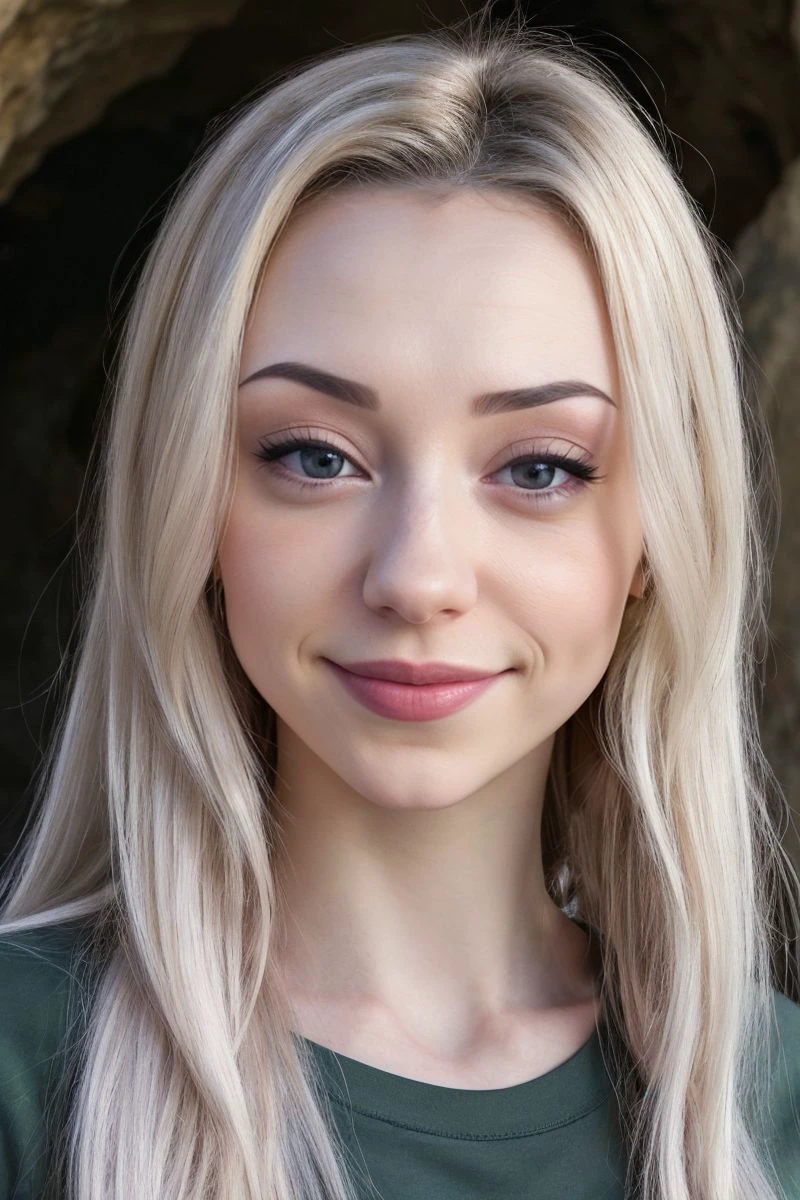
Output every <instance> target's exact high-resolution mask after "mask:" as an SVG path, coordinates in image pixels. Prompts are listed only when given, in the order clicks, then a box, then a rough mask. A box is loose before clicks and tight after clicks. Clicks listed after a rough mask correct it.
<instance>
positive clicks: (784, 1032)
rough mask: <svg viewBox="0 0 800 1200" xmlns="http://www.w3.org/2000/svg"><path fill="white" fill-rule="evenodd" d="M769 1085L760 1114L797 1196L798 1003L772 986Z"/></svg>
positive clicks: (799, 1182) (799, 1160) (799, 1180)
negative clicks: (764, 1120)
mask: <svg viewBox="0 0 800 1200" xmlns="http://www.w3.org/2000/svg"><path fill="white" fill-rule="evenodd" d="M772 999H773V1019H772V1027H771V1031H770V1033H771V1042H770V1060H769V1087H768V1095H767V1096H766V1097H765V1104H764V1106H763V1112H762V1117H763V1118H765V1119H766V1123H767V1130H768V1140H769V1143H770V1148H771V1151H772V1154H773V1156H774V1161H775V1166H776V1169H777V1171H778V1174H779V1176H780V1179H781V1182H782V1183H783V1185H784V1187H785V1188H786V1189H787V1192H788V1195H789V1196H800V1004H797V1003H795V1001H794V1000H790V999H789V997H788V996H785V995H784V994H783V993H782V992H779V991H777V990H776V989H773V992H772Z"/></svg>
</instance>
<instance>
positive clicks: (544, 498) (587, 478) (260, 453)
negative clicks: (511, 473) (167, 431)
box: [255, 430, 605, 505]
mask: <svg viewBox="0 0 800 1200" xmlns="http://www.w3.org/2000/svg"><path fill="white" fill-rule="evenodd" d="M294 453H298V456H299V458H300V459H301V461H302V459H303V455H304V454H309V455H311V461H312V462H313V460H314V458H315V457H316V458H319V457H322V458H323V459H324V458H327V459H328V460H329V459H330V457H331V456H333V458H334V459H341V460H343V461H345V462H349V463H351V465H353V466H355V464H354V463H353V462H352V459H351V458H350V456H349V455H348V454H346V453H345V452H344V450H342V449H340V448H339V447H338V446H336V445H335V444H334V443H333V442H329V441H327V440H326V439H324V438H320V437H316V436H314V435H313V434H312V432H311V430H303V431H300V430H298V431H295V432H292V433H289V434H287V435H285V436H282V437H280V438H279V439H275V440H270V439H268V438H264V439H262V440H260V441H259V449H258V450H257V451H255V457H256V458H257V459H259V460H261V461H260V465H263V466H266V467H268V468H269V469H270V471H271V472H273V473H274V474H275V475H277V476H278V477H280V479H281V480H282V481H283V482H286V483H288V484H289V485H290V486H294V487H298V488H314V489H316V490H320V489H322V488H327V487H330V486H331V485H333V484H336V483H337V482H338V481H339V479H347V478H351V479H352V478H355V477H354V476H352V475H351V476H342V475H338V476H331V477H329V478H328V479H317V480H313V479H303V478H300V477H299V476H298V475H296V474H295V473H294V472H293V471H290V470H288V468H287V467H285V466H284V464H283V463H282V461H281V460H282V459H284V458H288V457H289V456H290V455H292V454H294ZM307 464H308V460H307V463H306V465H307ZM330 465H331V464H330V462H328V463H326V465H324V466H322V467H321V468H319V464H318V469H322V470H326V469H328V467H329V466H330ZM334 465H335V464H334ZM541 467H544V468H545V471H546V472H549V471H553V470H556V471H563V472H564V473H565V474H567V475H568V476H569V479H568V481H567V482H566V483H565V484H562V485H561V486H559V487H557V488H550V489H548V490H543V489H542V488H537V487H530V488H529V487H524V486H520V487H515V486H514V485H513V484H509V485H504V486H508V487H509V488H510V489H511V490H512V491H513V492H514V493H515V494H518V495H520V496H521V497H522V499H523V501H525V502H527V503H533V504H539V505H545V504H549V503H552V502H553V501H554V500H558V499H560V498H561V497H565V496H569V495H573V494H575V493H577V492H579V491H581V490H583V489H584V488H585V487H587V486H588V485H589V484H592V483H596V482H599V481H601V480H603V479H604V478H605V476H604V475H599V474H598V472H597V468H596V466H595V464H594V463H593V462H592V461H591V459H590V457H589V455H587V454H584V455H581V456H580V457H573V456H571V455H568V454H551V453H549V452H548V451H544V452H541V453H539V452H538V451H537V452H533V451H530V452H529V453H528V454H525V455H520V456H518V457H516V458H513V459H510V460H509V461H508V462H507V463H506V464H505V465H504V466H502V467H499V468H498V470H497V471H496V472H495V474H496V475H497V474H500V473H501V472H503V471H508V470H515V469H517V468H524V470H521V471H518V475H517V478H518V479H520V478H521V479H522V480H525V478H526V471H527V472H528V474H530V472H531V470H532V469H533V470H536V469H539V468H541ZM357 469H358V468H357ZM534 482H535V481H534Z"/></svg>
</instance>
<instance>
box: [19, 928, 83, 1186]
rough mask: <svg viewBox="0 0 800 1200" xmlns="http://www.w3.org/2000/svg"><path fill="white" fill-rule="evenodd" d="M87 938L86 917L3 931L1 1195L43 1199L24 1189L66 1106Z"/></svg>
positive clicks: (36, 1167)
mask: <svg viewBox="0 0 800 1200" xmlns="http://www.w3.org/2000/svg"><path fill="white" fill-rule="evenodd" d="M90 935H91V925H90V924H89V923H87V922H86V920H84V919H81V920H71V921H68V922H65V923H63V924H61V925H48V926H43V927H41V928H39V929H29V930H24V931H23V932H20V933H0V1195H7V1194H11V1192H12V1191H13V1193H14V1194H15V1195H17V1194H19V1195H22V1196H24V1195H29V1194H30V1195H35V1194H38V1192H37V1191H36V1190H26V1189H33V1188H34V1183H33V1181H34V1178H35V1177H36V1178H38V1177H37V1176H36V1172H37V1171H38V1170H40V1169H41V1166H42V1161H43V1158H42V1156H43V1154H44V1152H45V1150H46V1148H47V1143H48V1141H49V1137H50V1129H51V1125H50V1123H51V1121H52V1120H54V1119H56V1118H57V1116H58V1105H59V1103H60V1102H61V1100H63V1096H62V1094H61V1093H60V1091H59V1088H60V1086H61V1085H62V1083H63V1077H64V1073H65V1066H66V1060H65V1049H66V1043H67V1041H68V1040H69V1038H68V1035H69V1032H70V1027H71V1026H72V1025H73V1024H74V1022H75V1014H76V1013H82V1012H83V1007H82V1006H79V1007H77V1008H74V1007H73V1006H74V1005H75V1002H76V1001H77V1000H78V999H79V996H80V995H81V994H82V987H81V983H82V965H85V964H86V963H87V961H88V958H87V956H88V953H89V949H90ZM14 1189H17V1190H14Z"/></svg>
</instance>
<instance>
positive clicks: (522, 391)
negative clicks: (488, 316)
mask: <svg viewBox="0 0 800 1200" xmlns="http://www.w3.org/2000/svg"><path fill="white" fill-rule="evenodd" d="M274 378H279V379H288V380H290V381H292V382H294V383H300V384H303V385H304V386H305V387H309V388H313V389H314V391H317V392H322V393H323V394H324V395H326V396H332V397H333V399H334V400H342V401H344V402H345V403H346V404H353V405H355V406H356V408H364V409H367V410H369V411H370V412H378V411H379V410H380V407H381V403H380V400H379V399H378V393H377V392H376V391H375V389H374V388H371V387H369V386H368V385H367V384H366V383H356V382H355V380H352V379H343V378H342V376H341V375H333V374H332V373H331V372H330V371H323V370H321V369H320V368H319V367H311V366H309V365H308V364H307V363H301V362H276V363H270V364H269V366H266V367H260V368H259V370H257V371H254V372H253V374H252V375H248V376H247V378H246V379H243V380H242V382H241V383H240V384H239V387H240V388H243V387H244V386H245V385H246V384H248V383H254V382H255V380H257V379H274ZM570 396H597V397H598V398H599V399H600V400H605V401H607V402H608V403H609V404H611V405H612V406H613V407H614V408H616V404H615V402H614V401H613V400H612V399H611V397H610V396H609V395H608V394H607V393H606V392H604V391H602V390H601V389H600V388H598V387H595V386H594V384H591V383H586V382H585V381H584V380H582V379H559V380H554V381H552V382H550V383H540V384H538V385H537V386H536V387H521V388H511V389H509V390H507V391H502V392H482V393H481V394H480V395H478V396H475V397H474V398H473V400H472V403H471V405H470V411H471V413H472V415H473V416H475V417H486V416H491V415H492V414H494V413H507V412H516V411H517V410H519V409H525V408H537V407H538V406H539V405H540V404H552V403H553V402H554V401H555V400H566V399H567V398H568V397H570Z"/></svg>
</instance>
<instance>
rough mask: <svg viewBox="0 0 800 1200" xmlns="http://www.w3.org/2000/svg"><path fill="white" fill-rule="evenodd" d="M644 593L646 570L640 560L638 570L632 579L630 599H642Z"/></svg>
mask: <svg viewBox="0 0 800 1200" xmlns="http://www.w3.org/2000/svg"><path fill="white" fill-rule="evenodd" d="M643 594H644V572H643V569H642V563H641V560H639V563H638V565H637V567H636V571H635V572H634V576H633V579H632V580H631V586H630V591H629V593H628V596H629V599H634V600H641V599H642V596H643Z"/></svg>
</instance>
